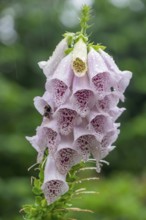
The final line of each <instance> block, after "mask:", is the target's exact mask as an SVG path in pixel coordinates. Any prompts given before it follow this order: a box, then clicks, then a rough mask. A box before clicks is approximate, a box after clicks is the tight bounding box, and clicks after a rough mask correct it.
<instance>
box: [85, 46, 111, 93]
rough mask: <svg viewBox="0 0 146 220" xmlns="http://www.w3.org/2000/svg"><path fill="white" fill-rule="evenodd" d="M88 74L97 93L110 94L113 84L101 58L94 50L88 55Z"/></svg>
mask: <svg viewBox="0 0 146 220" xmlns="http://www.w3.org/2000/svg"><path fill="white" fill-rule="evenodd" d="M88 74H89V78H90V82H91V84H92V85H93V86H94V89H95V90H96V91H97V92H99V93H102V92H110V91H111V89H112V87H113V86H114V84H115V81H114V78H113V77H112V75H111V74H110V73H109V70H108V68H107V66H106V64H105V62H104V60H103V58H102V57H101V55H100V54H99V53H98V52H96V51H95V50H94V49H91V50H90V52H89V53H88Z"/></svg>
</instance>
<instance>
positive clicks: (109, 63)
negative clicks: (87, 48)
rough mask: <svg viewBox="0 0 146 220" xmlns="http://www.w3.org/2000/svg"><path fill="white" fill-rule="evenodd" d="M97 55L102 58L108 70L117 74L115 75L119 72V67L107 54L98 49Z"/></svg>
mask: <svg viewBox="0 0 146 220" xmlns="http://www.w3.org/2000/svg"><path fill="white" fill-rule="evenodd" d="M99 53H100V55H101V56H102V58H103V60H104V62H105V63H106V65H107V67H108V69H109V70H111V71H114V72H117V73H118V72H120V70H119V67H118V66H117V65H116V63H115V61H114V59H113V58H112V57H111V56H110V55H109V54H108V53H106V52H105V51H104V50H102V49H99Z"/></svg>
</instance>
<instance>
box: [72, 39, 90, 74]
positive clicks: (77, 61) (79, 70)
mask: <svg viewBox="0 0 146 220" xmlns="http://www.w3.org/2000/svg"><path fill="white" fill-rule="evenodd" d="M72 68H73V71H74V74H75V75H76V76H78V77H82V76H84V75H85V74H86V72H87V45H86V43H85V42H84V41H83V39H82V38H80V39H79V40H78V41H77V42H76V43H75V45H74V48H73V53H72Z"/></svg>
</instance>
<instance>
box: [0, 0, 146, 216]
mask: <svg viewBox="0 0 146 220" xmlns="http://www.w3.org/2000/svg"><path fill="white" fill-rule="evenodd" d="M72 2H73V1H71V0H60V1H59V0H42V1H39V0H21V1H19V0H11V1H10V0H1V1H0V13H1V14H0V112H1V114H0V130H1V132H0V220H10V219H11V220H20V219H22V215H20V214H19V210H20V208H21V206H22V204H24V203H27V202H30V201H32V200H33V197H32V193H31V186H30V177H31V176H32V175H36V173H37V172H33V171H30V172H28V171H27V168H28V167H30V166H31V165H32V164H33V163H35V161H36V152H35V151H34V150H33V149H32V148H31V146H30V145H29V143H28V142H27V141H26V140H25V136H26V135H28V136H31V135H33V134H34V133H35V128H36V126H38V125H39V124H40V122H41V116H40V115H39V114H38V113H37V111H36V110H35V109H34V106H33V97H34V96H37V95H42V94H43V92H44V83H45V77H44V75H43V74H42V71H41V70H40V69H39V67H38V66H37V62H38V61H40V60H47V59H48V57H49V56H50V55H51V53H52V51H53V49H54V48H55V45H56V44H57V43H58V42H59V41H60V39H61V37H62V34H63V33H64V32H65V31H72V32H73V31H77V30H79V26H77V25H76V24H77V23H78V19H77V17H78V12H79V8H78V7H77V6H78V5H79V1H78V3H76V5H75V4H72ZM74 2H77V1H74ZM113 2H116V4H113ZM118 2H119V5H118ZM122 2H125V5H124V3H122ZM92 13H93V17H92V20H91V23H93V26H92V27H91V28H90V31H91V33H92V35H91V40H92V41H94V42H95V43H102V44H103V45H105V46H107V52H109V53H110V54H112V55H113V57H114V58H115V60H116V62H117V63H118V65H119V66H120V68H121V69H123V70H124V69H128V70H131V71H132V72H133V79H132V81H131V84H130V86H129V87H128V89H127V91H126V101H125V103H124V106H125V107H126V108H127V111H126V112H124V114H123V116H122V117H121V118H120V120H119V121H120V122H121V134H120V136H119V139H118V141H117V142H116V146H117V148H116V149H115V150H114V151H113V152H112V153H111V154H110V155H109V156H108V157H107V160H108V161H109V162H110V166H106V165H104V167H103V170H102V174H101V175H100V180H99V181H98V182H91V183H90V184H89V183H88V185H89V186H88V187H89V188H91V189H93V188H94V190H97V191H99V192H100V194H99V195H96V196H92V195H90V196H89V195H86V196H84V197H83V199H82V198H81V199H78V200H75V201H74V205H75V206H77V207H82V208H87V209H93V210H94V211H95V213H94V214H83V213H82V214H76V213H73V214H72V215H71V216H74V217H76V218H78V219H84V218H86V219H89V220H94V219H99V220H145V219H146V210H145V205H146V188H145V185H146V159H145V157H146V156H145V155H146V0H127V1H126V0H125V1H122V0H121V1H120V0H94V1H93V4H92ZM13 23H14V24H13ZM91 175H92V173H91ZM93 175H94V176H95V175H97V174H95V173H94V174H93Z"/></svg>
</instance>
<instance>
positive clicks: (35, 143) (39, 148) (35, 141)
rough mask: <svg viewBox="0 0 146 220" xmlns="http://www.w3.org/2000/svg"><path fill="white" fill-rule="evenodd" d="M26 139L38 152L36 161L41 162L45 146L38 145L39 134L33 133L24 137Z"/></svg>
mask: <svg viewBox="0 0 146 220" xmlns="http://www.w3.org/2000/svg"><path fill="white" fill-rule="evenodd" d="M26 139H27V140H28V141H29V142H30V144H31V145H32V147H33V148H34V149H35V150H36V151H37V152H38V156H37V162H38V163H41V161H42V159H43V156H44V151H45V146H43V145H40V141H39V136H38V135H35V136H32V137H26Z"/></svg>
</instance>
